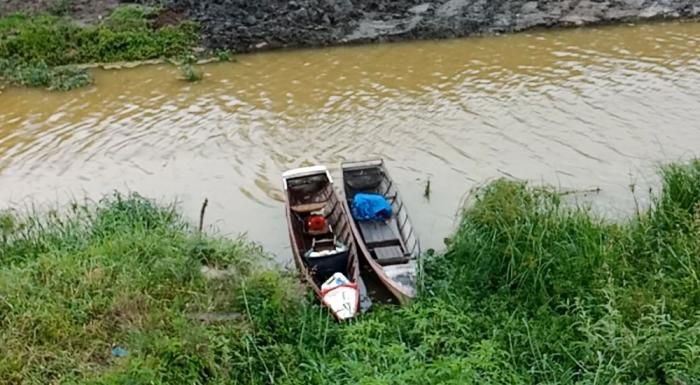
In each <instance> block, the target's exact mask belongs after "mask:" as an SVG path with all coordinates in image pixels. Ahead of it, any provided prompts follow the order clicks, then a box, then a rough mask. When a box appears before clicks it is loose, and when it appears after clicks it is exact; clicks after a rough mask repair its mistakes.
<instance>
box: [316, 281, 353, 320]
mask: <svg viewBox="0 0 700 385" xmlns="http://www.w3.org/2000/svg"><path fill="white" fill-rule="evenodd" d="M321 301H322V302H323V304H324V305H326V306H327V307H328V308H329V309H330V310H331V313H333V315H334V316H335V318H337V319H338V320H339V321H345V320H348V319H351V318H353V317H355V316H356V315H357V314H358V311H359V309H360V290H359V288H358V286H357V284H356V283H348V284H345V285H341V286H337V287H334V288H332V289H330V290H328V291H325V292H323V293H322V297H321Z"/></svg>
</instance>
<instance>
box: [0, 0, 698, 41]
mask: <svg viewBox="0 0 700 385" xmlns="http://www.w3.org/2000/svg"><path fill="white" fill-rule="evenodd" d="M120 2H121V3H131V2H134V1H124V0H121V1H120V0H99V1H88V2H86V1H82V0H30V1H21V2H20V1H17V0H9V2H8V3H6V4H5V5H1V6H0V13H7V12H9V11H16V10H18V9H19V10H22V9H24V10H34V11H35V10H37V9H39V10H42V9H43V10H51V9H56V8H58V9H59V10H61V11H63V12H65V13H67V14H71V15H74V16H75V17H76V18H79V19H81V20H88V21H89V20H90V19H91V18H92V19H93V20H96V19H97V18H99V17H100V16H101V15H103V14H104V13H105V12H107V11H108V10H109V9H110V8H112V7H114V6H116V5H117V4H118V3H120ZM136 2H138V3H142V4H149V5H164V6H165V8H166V10H167V12H168V14H177V15H186V16H188V17H189V18H191V19H193V20H196V21H198V22H200V23H201V25H202V33H203V43H204V45H206V46H208V47H210V48H216V49H231V50H234V51H237V52H243V51H251V50H256V49H269V48H277V47H304V46H324V45H331V44H342V43H359V42H366V41H387V40H404V39H427V38H445V37H460V36H470V35H478V34H489V33H504V32H516V31H522V30H525V29H529V28H533V27H558V26H578V25H586V24H599V23H612V22H617V21H630V20H632V21H634V20H648V19H661V18H690V17H696V16H698V15H700V2H699V1H697V0H561V1H554V0H538V1H526V0H435V1H425V0H255V1H252V0H196V1H195V0H141V1H136ZM56 4H59V6H57V5H56Z"/></svg>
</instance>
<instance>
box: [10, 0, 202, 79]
mask: <svg viewBox="0 0 700 385" xmlns="http://www.w3.org/2000/svg"><path fill="white" fill-rule="evenodd" d="M155 15H156V10H155V9H152V8H147V7H141V6H133V5H132V6H122V7H119V8H117V9H115V10H114V11H113V13H112V14H111V15H110V16H109V17H107V18H106V19H105V20H103V21H101V22H100V23H99V24H97V25H80V24H78V23H76V22H73V21H71V20H69V19H67V18H64V17H59V16H53V15H40V16H26V15H21V14H19V15H12V16H8V17H5V18H2V19H0V58H3V62H4V63H2V67H4V69H3V70H2V71H0V77H2V78H4V79H6V80H7V81H9V82H11V83H15V84H21V85H27V86H42V87H49V88H53V89H71V88H75V87H78V86H82V85H86V84H89V82H88V81H87V79H88V77H87V75H86V74H85V70H78V69H76V68H75V67H67V68H69V69H68V70H66V69H56V67H62V66H69V65H75V64H85V63H104V62H118V61H138V60H148V59H157V58H164V57H176V56H180V55H183V54H186V53H190V52H192V50H193V48H194V47H195V45H196V44H197V41H198V33H197V29H198V28H197V25H196V24H193V23H191V22H183V23H180V24H178V25H167V26H162V27H159V28H156V27H155V26H154V25H153V18H154V17H155ZM28 78H29V79H28Z"/></svg>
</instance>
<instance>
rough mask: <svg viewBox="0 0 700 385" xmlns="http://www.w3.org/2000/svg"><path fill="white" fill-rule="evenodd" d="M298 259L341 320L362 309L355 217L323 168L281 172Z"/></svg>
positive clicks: (306, 277)
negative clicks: (351, 219)
mask: <svg viewBox="0 0 700 385" xmlns="http://www.w3.org/2000/svg"><path fill="white" fill-rule="evenodd" d="M282 183H283V187H284V190H285V196H286V213H287V224H288V227H289V239H290V242H291V245H292V254H293V256H294V263H295V264H296V266H297V268H298V269H299V271H300V272H301V275H302V277H303V278H304V280H306V282H307V283H308V285H309V286H310V287H311V288H312V289H313V290H314V292H315V293H316V295H317V296H318V298H319V300H320V301H321V303H322V304H323V305H325V306H326V307H328V308H329V309H330V311H331V313H332V314H333V316H335V317H336V318H337V319H338V320H341V321H342V320H346V319H350V318H353V317H355V316H356V315H357V314H358V312H359V309H360V307H359V301H360V289H359V287H360V286H359V284H360V282H359V280H360V264H359V259H358V249H357V245H356V243H355V239H354V237H353V234H352V229H351V226H350V219H349V218H350V217H349V215H348V213H347V212H346V211H345V208H344V205H343V201H341V200H340V199H339V198H338V195H337V194H336V192H335V189H334V187H333V179H332V178H331V175H330V173H329V172H328V170H327V169H326V167H324V166H312V167H304V168H298V169H294V170H289V171H287V172H285V173H283V174H282Z"/></svg>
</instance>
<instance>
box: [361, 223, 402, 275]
mask: <svg viewBox="0 0 700 385" xmlns="http://www.w3.org/2000/svg"><path fill="white" fill-rule="evenodd" d="M358 225H359V227H360V231H361V232H362V237H363V238H364V240H365V244H366V245H367V248H368V249H369V250H370V252H372V253H373V254H374V257H375V258H376V260H377V262H379V264H380V265H382V266H386V265H394V264H398V263H406V262H408V259H409V255H407V253H406V252H404V250H405V248H404V247H403V243H402V242H401V239H400V237H399V236H398V234H397V233H396V230H397V229H396V220H395V219H394V218H392V219H390V220H388V221H359V222H358Z"/></svg>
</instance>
